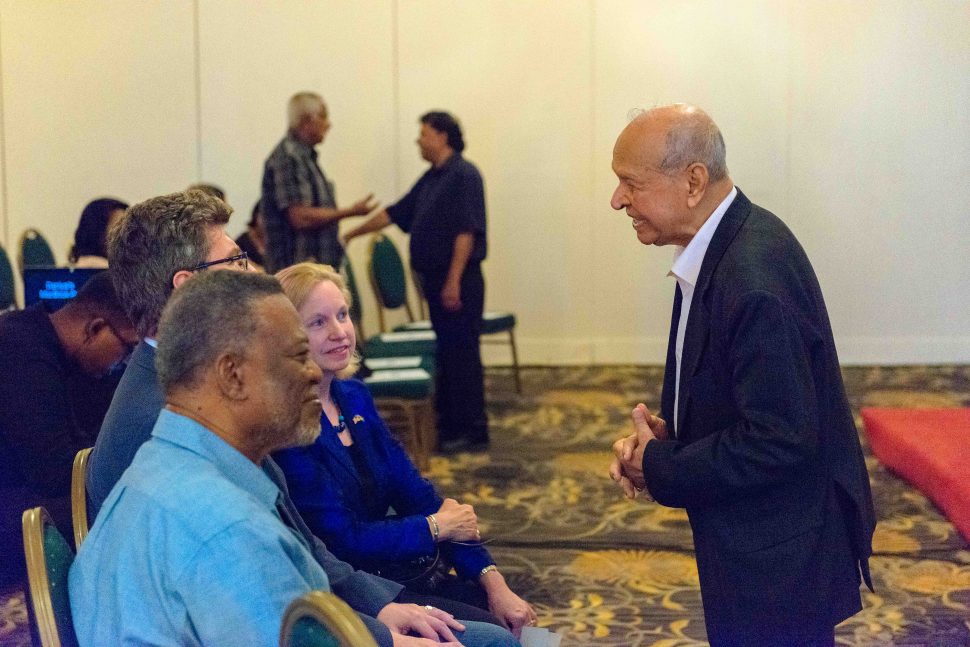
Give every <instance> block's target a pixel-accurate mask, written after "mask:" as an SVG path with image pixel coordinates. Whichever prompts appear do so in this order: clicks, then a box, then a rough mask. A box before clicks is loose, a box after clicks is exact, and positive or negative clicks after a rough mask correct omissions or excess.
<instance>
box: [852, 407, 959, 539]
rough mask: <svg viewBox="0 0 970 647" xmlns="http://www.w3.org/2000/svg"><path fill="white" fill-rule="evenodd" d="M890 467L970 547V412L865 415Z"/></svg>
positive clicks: (872, 411)
mask: <svg viewBox="0 0 970 647" xmlns="http://www.w3.org/2000/svg"><path fill="white" fill-rule="evenodd" d="M862 421H863V425H864V427H865V432H866V436H868V438H869V444H870V445H871V447H872V453H873V454H875V455H876V458H878V459H879V460H880V461H881V462H882V463H883V464H884V465H886V467H888V468H890V469H891V470H892V471H894V472H896V473H897V474H899V475H900V476H902V477H903V478H904V479H906V480H907V481H909V482H910V483H912V484H913V485H914V486H915V487H916V488H917V489H918V490H920V491H921V492H922V493H923V494H925V495H926V496H928V497H929V498H930V499H931V500H932V501H933V502H934V503H935V504H936V505H937V506H938V507H939V508H940V509H941V510H942V511H943V514H945V515H946V516H947V518H949V519H950V521H952V522H953V524H954V525H955V526H956V527H957V529H958V530H959V531H960V533H961V534H962V535H963V537H964V538H965V539H966V540H967V541H970V409H882V408H866V409H862Z"/></svg>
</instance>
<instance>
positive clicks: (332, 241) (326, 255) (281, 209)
mask: <svg viewBox="0 0 970 647" xmlns="http://www.w3.org/2000/svg"><path fill="white" fill-rule="evenodd" d="M287 113H288V117H289V130H288V131H287V133H286V136H285V137H284V138H283V140H282V141H281V142H280V143H279V144H277V146H276V148H274V149H273V152H272V153H270V156H269V158H268V159H267V160H266V164H265V166H264V167H263V183H262V187H263V193H262V198H261V207H262V213H263V220H264V222H265V224H266V235H267V246H266V247H267V249H266V256H267V258H266V265H267V267H266V269H267V271H269V272H276V271H277V270H281V269H283V268H284V267H287V266H289V265H293V264H294V263H299V262H300V261H305V260H314V261H316V262H318V263H326V264H328V265H332V266H334V267H340V261H341V260H342V259H343V255H344V250H343V247H342V246H341V245H340V241H339V240H338V238H337V225H338V223H339V222H340V220H341V219H343V218H347V217H348V216H363V215H367V214H368V213H370V212H371V211H372V210H373V209H374V208H375V207H377V203H376V202H374V200H373V198H374V194H373V193H372V194H370V195H368V196H367V197H366V198H364V199H362V200H358V201H357V202H355V203H354V204H352V205H351V206H350V207H347V208H346V209H338V208H337V199H336V196H335V195H334V188H333V183H332V182H331V181H330V180H328V179H327V176H326V175H324V174H323V170H322V169H321V168H320V165H319V164H318V163H317V151H316V149H315V146H316V145H317V144H320V143H321V142H323V139H324V137H326V135H327V131H328V130H330V119H329V117H328V114H327V105H326V104H325V103H324V102H323V99H322V98H321V97H320V95H318V94H314V93H312V92H300V93H298V94H295V95H293V97H291V98H290V102H289V106H288V110H287Z"/></svg>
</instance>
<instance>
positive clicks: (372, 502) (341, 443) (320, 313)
mask: <svg viewBox="0 0 970 647" xmlns="http://www.w3.org/2000/svg"><path fill="white" fill-rule="evenodd" d="M276 278H278V279H279V281H280V284H282V286H283V291H284V292H285V293H286V296H287V297H289V299H290V301H292V302H293V305H294V306H295V307H296V308H297V312H298V313H299V314H300V318H301V320H302V321H303V325H304V327H305V328H306V331H307V337H308V339H309V344H310V346H309V348H310V356H311V358H312V359H313V361H314V362H316V364H317V366H319V367H320V371H321V374H322V379H321V381H320V383H319V384H318V386H317V391H318V394H319V396H320V402H321V403H322V409H323V411H322V414H321V417H320V424H321V427H322V428H323V430H324V431H323V433H321V434H320V436H319V437H318V438H317V439H316V441H315V442H314V443H313V444H312V445H308V446H301V447H291V448H288V449H282V450H280V451H279V452H277V453H275V454H274V455H273V456H274V458H275V459H276V461H277V462H278V463H279V466H280V468H281V469H282V470H283V473H284V474H285V475H286V479H287V485H288V487H289V489H290V493H291V495H292V497H293V502H294V503H295V504H296V506H297V508H298V509H299V510H300V514H301V515H303V517H304V519H305V520H306V522H307V525H308V526H309V527H310V529H311V530H313V532H314V533H315V534H316V535H317V536H318V537H321V538H322V539H324V540H325V541H326V542H327V545H328V546H331V547H332V549H333V551H334V554H336V555H337V556H338V557H340V558H341V559H344V560H346V561H347V562H349V563H350V564H352V565H354V566H355V567H356V568H360V569H363V570H366V571H369V572H371V573H375V574H378V575H382V576H384V577H391V578H392V579H396V580H398V581H401V582H403V583H404V584H406V586H407V589H406V590H405V593H406V594H412V593H413V594H416V595H418V596H421V599H414V598H410V599H411V600H412V601H416V602H418V603H419V604H428V603H429V602H428V601H422V600H423V599H427V598H426V596H437V598H438V599H437V600H436V601H431V602H430V603H431V604H434V605H435V606H438V607H439V608H442V609H444V610H446V611H448V612H449V613H452V614H454V615H455V616H456V617H459V618H463V619H467V620H480V621H483V622H491V623H494V624H499V625H502V626H504V627H505V628H507V629H509V630H510V631H512V632H513V633H514V634H515V635H516V636H518V635H519V633H520V632H521V630H522V627H523V626H525V625H527V624H535V621H536V614H535V611H534V610H533V609H532V607H531V606H530V605H529V603H528V602H526V601H525V600H523V599H522V598H520V597H519V596H518V595H516V594H515V593H514V592H513V591H512V590H511V589H510V588H509V586H508V584H507V583H506V581H505V577H504V576H503V575H502V573H501V572H499V570H498V567H497V566H496V564H495V560H494V559H492V556H491V555H490V554H489V552H488V550H487V549H486V548H485V547H484V545H482V544H481V543H480V542H481V535H480V534H479V532H478V517H477V515H476V514H475V511H474V509H473V508H472V506H471V505H468V504H460V503H459V502H457V501H455V500H454V499H442V497H441V496H440V495H439V494H438V493H437V492H436V491H435V488H434V486H433V485H432V484H431V483H430V482H429V481H428V480H427V479H425V478H423V477H422V476H421V473H420V472H419V471H418V468H417V467H416V466H415V465H414V463H413V462H412V461H411V459H410V458H409V457H408V455H407V454H406V453H405V451H404V449H403V448H402V447H401V444H400V443H399V442H398V441H397V440H396V439H395V438H393V437H392V436H391V434H390V432H389V431H388V429H387V426H386V425H385V424H384V421H383V420H381V417H380V415H379V414H378V413H377V409H376V408H375V406H374V400H373V399H372V398H371V396H370V393H369V392H368V391H367V387H366V386H365V385H364V383H363V382H360V381H358V380H353V379H347V378H349V377H350V376H352V375H354V374H355V373H356V372H357V367H358V365H359V364H360V362H359V358H358V357H357V355H356V353H355V350H354V349H355V347H356V339H357V337H356V333H355V331H354V323H353V321H352V320H351V318H350V315H349V313H350V307H351V305H352V299H351V294H350V291H349V290H348V289H347V285H346V283H345V282H344V279H343V278H342V277H341V275H340V274H339V273H338V272H337V271H336V270H335V269H334V268H332V267H330V266H329V265H318V264H314V263H299V264H297V265H291V266H290V267H287V268H285V269H283V270H281V271H280V272H278V273H277V274H276ZM391 509H393V511H394V514H389V513H388V510H391ZM452 566H454V568H455V571H456V573H457V574H456V575H451V574H450V573H449V572H448V571H450V570H451V567H452ZM442 598H444V599H446V600H449V602H446V601H445V600H443V599H442ZM452 601H453V602H452ZM469 605H473V606H471V607H470V606H469ZM475 607H478V608H475ZM486 609H487V610H488V611H489V612H491V613H485V611H484V610H486Z"/></svg>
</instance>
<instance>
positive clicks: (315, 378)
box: [306, 358, 323, 385]
mask: <svg viewBox="0 0 970 647" xmlns="http://www.w3.org/2000/svg"><path fill="white" fill-rule="evenodd" d="M306 366H307V377H309V379H310V383H311V384H313V385H317V384H320V382H321V380H323V371H321V370H320V367H319V366H317V363H316V362H314V361H313V360H312V359H309V358H308V359H307V362H306Z"/></svg>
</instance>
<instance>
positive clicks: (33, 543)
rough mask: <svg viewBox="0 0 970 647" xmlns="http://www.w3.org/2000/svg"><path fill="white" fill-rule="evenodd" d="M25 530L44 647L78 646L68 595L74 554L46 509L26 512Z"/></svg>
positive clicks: (31, 585)
mask: <svg viewBox="0 0 970 647" xmlns="http://www.w3.org/2000/svg"><path fill="white" fill-rule="evenodd" d="M23 530H24V557H25V558H26V560H27V581H28V583H29V588H28V592H29V597H30V606H31V609H32V611H33V615H34V620H35V621H36V624H37V626H36V629H37V636H38V638H39V639H40V644H41V647H74V646H76V645H77V644H78V643H77V637H76V636H75V635H74V624H73V621H72V620H71V602H70V600H69V599H68V593H67V573H68V570H69V569H70V568H71V564H72V563H73V562H74V551H72V550H71V547H70V546H69V545H68V543H67V540H66V539H64V536H63V535H61V533H60V532H59V531H58V530H57V527H56V526H55V525H54V522H53V521H51V518H50V515H49V514H47V510H45V509H44V508H31V509H30V510H26V511H25V512H24V515H23Z"/></svg>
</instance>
